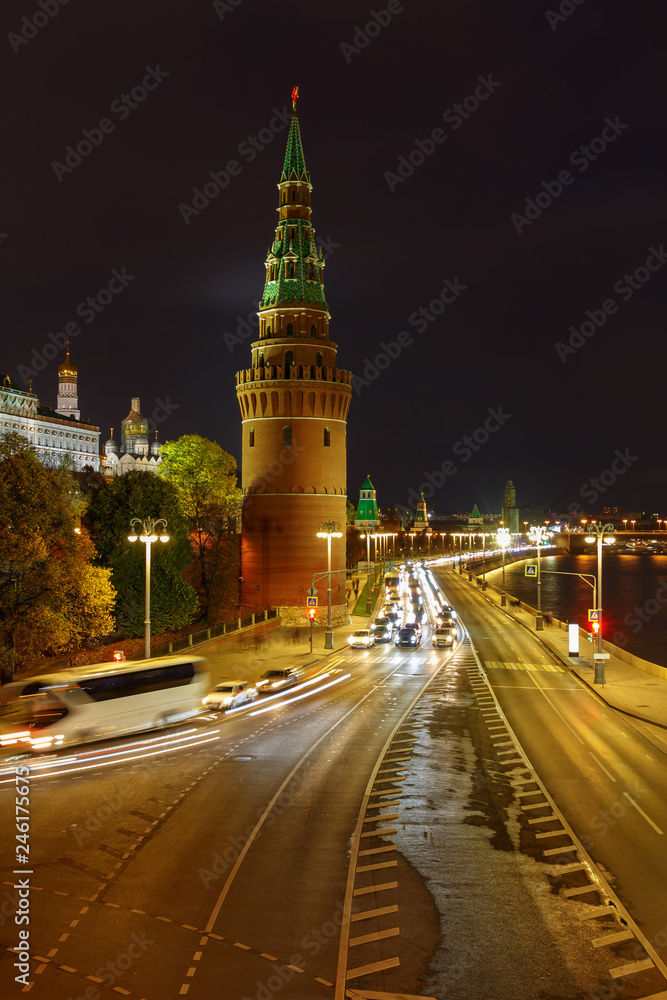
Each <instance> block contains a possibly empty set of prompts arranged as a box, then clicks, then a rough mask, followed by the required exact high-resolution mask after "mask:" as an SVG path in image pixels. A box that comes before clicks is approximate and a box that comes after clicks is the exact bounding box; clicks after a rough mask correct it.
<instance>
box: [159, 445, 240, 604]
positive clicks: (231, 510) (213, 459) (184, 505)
mask: <svg viewBox="0 0 667 1000" xmlns="http://www.w3.org/2000/svg"><path fill="white" fill-rule="evenodd" d="M160 454H161V456H162V462H161V464H160V466H159V468H158V472H159V475H160V476H162V477H163V478H164V479H166V480H167V481H168V482H169V483H171V484H172V485H173V487H174V488H175V490H176V493H177V496H178V502H179V506H180V508H181V510H182V512H183V514H184V515H185V517H187V519H188V522H189V525H190V541H191V543H192V548H193V553H194V565H193V580H194V581H195V586H196V587H197V591H198V593H199V598H200V601H201V604H202V613H203V617H204V618H206V619H208V620H211V618H212V617H213V611H214V608H215V607H216V606H217V605H219V604H220V603H224V602H225V600H227V602H229V603H236V600H237V597H238V572H239V570H238V543H237V534H236V529H237V524H238V519H239V516H240V510H241V491H240V489H239V487H238V484H237V471H236V460H235V458H234V457H233V456H232V455H229V454H227V452H226V451H223V449H222V448H221V447H220V445H218V444H216V443H215V442H214V441H209V440H208V439H207V438H203V437H200V436H199V435H198V434H186V435H185V436H184V437H181V438H179V439H178V441H167V443H166V444H163V445H162V447H161V449H160Z"/></svg>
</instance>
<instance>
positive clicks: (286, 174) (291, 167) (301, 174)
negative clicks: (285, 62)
mask: <svg viewBox="0 0 667 1000" xmlns="http://www.w3.org/2000/svg"><path fill="white" fill-rule="evenodd" d="M294 91H297V96H298V87H295V88H294ZM294 91H292V121H291V122H290V126H289V133H288V135H287V148H286V150H285V162H284V164H283V172H282V174H281V175H280V180H281V181H289V180H297V181H308V182H309V181H310V174H309V173H308V171H307V170H306V160H305V157H304V155H303V147H302V145H301V130H300V129H299V118H298V115H297V113H296V98H295V97H294Z"/></svg>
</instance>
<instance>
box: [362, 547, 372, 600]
mask: <svg viewBox="0 0 667 1000" xmlns="http://www.w3.org/2000/svg"><path fill="white" fill-rule="evenodd" d="M361 537H362V538H365V539H366V573H367V576H366V614H367V615H370V613H371V611H372V610H373V604H372V601H371V535H370V532H369V531H367V532H366V534H365V535H362V536H361Z"/></svg>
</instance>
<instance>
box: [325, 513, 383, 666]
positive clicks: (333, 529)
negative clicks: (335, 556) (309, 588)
mask: <svg viewBox="0 0 667 1000" xmlns="http://www.w3.org/2000/svg"><path fill="white" fill-rule="evenodd" d="M317 527H318V528H319V531H318V532H317V537H318V538H326V540H327V570H328V572H327V608H328V617H327V630H326V633H325V635H324V648H325V649H333V648H334V643H333V625H332V624H331V539H332V538H342V537H343V533H342V531H341V530H340V522H339V521H320V523H319V524H318V525H317ZM369 586H370V574H369ZM369 596H370V595H369Z"/></svg>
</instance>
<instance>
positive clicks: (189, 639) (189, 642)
mask: <svg viewBox="0 0 667 1000" xmlns="http://www.w3.org/2000/svg"><path fill="white" fill-rule="evenodd" d="M191 645H192V632H191V633H190V635H189V636H188V646H191Z"/></svg>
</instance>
